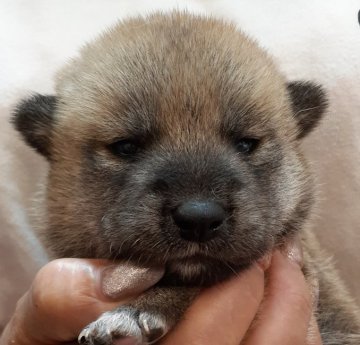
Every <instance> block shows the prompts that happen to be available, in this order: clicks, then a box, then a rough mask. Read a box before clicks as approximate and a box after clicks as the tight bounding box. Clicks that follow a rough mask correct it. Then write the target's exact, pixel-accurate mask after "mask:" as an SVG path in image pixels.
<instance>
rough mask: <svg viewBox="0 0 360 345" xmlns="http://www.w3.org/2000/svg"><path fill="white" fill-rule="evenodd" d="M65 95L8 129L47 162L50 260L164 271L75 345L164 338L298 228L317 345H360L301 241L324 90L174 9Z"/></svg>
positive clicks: (109, 53) (67, 85)
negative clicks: (315, 302) (307, 141)
mask: <svg viewBox="0 0 360 345" xmlns="http://www.w3.org/2000/svg"><path fill="white" fill-rule="evenodd" d="M56 85H57V86H56V95H52V96H45V95H35V96H33V97H32V98H29V99H27V100H24V101H22V102H21V103H20V104H19V106H18V107H17V109H16V110H15V112H14V120H13V121H14V124H15V127H16V128H17V129H18V130H19V131H20V132H21V133H22V135H23V137H24V139H25V140H26V141H27V143H28V144H29V145H31V146H32V147H34V148H35V149H36V150H37V151H38V152H39V153H40V154H42V155H43V156H45V157H46V158H47V159H48V161H49V163H50V170H49V177H48V184H47V189H46V193H45V196H44V199H45V202H44V204H45V206H46V207H45V210H44V213H43V216H42V219H41V223H42V224H45V225H44V226H43V228H42V229H41V234H42V238H43V239H44V243H45V244H46V246H47V247H48V248H49V251H50V252H51V253H52V254H53V255H54V256H56V257H98V258H111V259H119V260H121V259H124V260H130V261H133V262H135V263H137V264H139V265H142V266H165V267H166V269H167V272H166V275H165V277H164V279H163V281H162V282H161V284H159V285H158V286H156V287H155V288H153V289H151V290H149V291H148V292H146V293H145V294H144V295H143V296H141V297H140V298H139V299H138V300H136V301H135V302H134V303H132V304H129V305H127V306H124V307H121V308H120V309H117V310H115V311H113V312H110V313H105V314H104V315H103V316H102V317H101V318H100V319H99V320H97V321H95V322H94V323H92V324H91V325H89V326H88V327H87V328H86V329H85V330H84V331H83V332H82V334H81V336H80V338H79V339H80V341H81V342H87V343H90V344H98V343H106V344H111V343H112V342H113V340H114V339H116V338H119V337H121V336H125V335H126V336H128V335H130V336H132V337H133V338H134V339H135V340H136V341H137V342H138V343H139V344H143V343H149V342H156V341H157V340H158V339H160V338H161V337H162V336H163V335H164V334H166V332H168V331H169V330H170V329H171V328H172V327H173V326H174V324H175V323H176V322H177V321H178V320H179V319H180V318H181V317H182V315H183V313H184V311H185V310H186V308H187V306H188V305H189V304H190V303H191V301H192V299H193V298H194V296H196V294H197V291H198V288H199V287H202V286H206V285H212V284H214V283H216V282H218V281H221V280H223V279H226V278H228V277H229V276H231V275H232V274H234V272H239V271H241V270H242V269H245V268H246V267H249V266H250V265H251V264H252V263H254V262H255V261H256V260H258V259H260V258H261V257H262V256H263V255H265V254H266V253H267V252H269V251H271V250H272V249H273V248H274V247H275V246H277V245H279V244H281V243H284V242H285V241H286V240H287V238H289V237H291V236H294V235H295V234H297V233H300V234H301V236H302V237H303V241H304V246H305V249H306V266H305V273H306V275H307V276H308V277H309V280H310V281H312V282H314V281H316V282H317V281H318V282H319V286H320V297H319V308H318V320H319V324H320V328H321V332H322V335H323V338H324V343H325V344H334V343H337V344H357V343H359V336H358V333H359V320H358V319H357V317H356V310H355V307H354V305H353V304H352V302H351V300H350V298H349V297H348V295H347V292H346V289H345V288H344V287H343V286H342V284H341V282H339V279H338V277H337V275H336V274H335V273H334V269H333V268H332V267H331V265H329V264H324V262H326V261H324V260H323V259H322V256H321V250H320V248H319V247H318V244H317V242H316V239H315V237H314V236H313V235H312V233H311V232H310V231H309V230H306V228H307V222H308V219H309V216H310V214H311V208H312V204H313V198H314V197H313V186H312V180H311V175H310V173H309V171H308V167H307V164H306V161H305V159H304V157H303V156H302V153H301V148H300V143H301V140H302V138H303V137H305V136H306V135H307V134H308V133H309V132H310V131H311V130H312V129H313V128H314V127H315V126H316V125H317V123H318V122H319V119H320V118H321V116H322V114H323V112H324V110H325V108H326V96H325V93H324V91H323V90H322V88H321V87H320V86H319V85H317V84H315V83H312V82H304V81H293V82H288V81H286V79H285V78H284V76H283V75H282V74H281V73H280V72H279V71H278V69H277V67H276V66H275V65H274V64H273V62H272V60H271V58H270V56H269V55H268V54H267V53H266V52H264V51H263V50H262V49H260V48H259V47H258V46H257V44H256V43H255V42H253V41H252V40H250V39H249V38H248V37H246V36H245V35H244V34H243V33H241V32H240V31H238V30H237V29H236V28H235V26H234V25H232V24H228V23H225V22H222V21H219V20H215V19H212V18H206V17H201V16H193V15H189V14H186V13H178V12H174V13H172V14H168V15H165V14H154V15H151V16H149V17H147V18H141V17H138V18H133V19H129V20H127V21H124V22H122V23H119V24H118V25H116V26H114V27H113V28H112V29H110V30H109V31H107V32H105V33H104V34H103V35H102V36H101V37H100V38H98V39H96V40H95V41H94V42H92V43H90V44H88V45H86V46H85V47H84V48H83V49H82V51H81V53H80V56H79V57H78V58H76V59H74V60H73V61H71V62H70V63H69V64H68V65H67V66H66V67H65V68H64V69H63V70H62V71H61V72H60V73H59V75H58V78H57V84H56ZM109 329H110V332H105V330H109Z"/></svg>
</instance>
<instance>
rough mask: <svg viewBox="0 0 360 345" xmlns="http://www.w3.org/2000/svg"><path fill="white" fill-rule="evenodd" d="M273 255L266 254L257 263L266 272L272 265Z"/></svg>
mask: <svg viewBox="0 0 360 345" xmlns="http://www.w3.org/2000/svg"><path fill="white" fill-rule="evenodd" d="M271 258H272V253H271V252H270V253H267V254H265V255H264V256H263V257H262V258H261V259H260V260H258V261H257V263H258V265H259V266H260V267H261V268H262V269H263V270H264V271H266V270H267V269H268V268H269V267H270V264H271Z"/></svg>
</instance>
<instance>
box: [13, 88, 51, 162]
mask: <svg viewBox="0 0 360 345" xmlns="http://www.w3.org/2000/svg"><path fill="white" fill-rule="evenodd" d="M55 109H56V97H55V96H43V95H39V94H36V95H34V96H32V97H31V98H28V99H24V100H22V101H21V102H20V103H19V104H18V105H17V106H16V108H15V110H14V112H13V117H12V123H13V125H14V126H15V128H16V129H17V130H18V131H19V132H20V133H21V134H22V136H23V138H24V139H25V141H26V142H27V143H28V144H29V145H30V146H32V147H33V148H35V149H36V150H37V151H38V152H39V153H41V154H42V155H43V156H45V157H46V158H47V159H49V160H50V139H51V131H52V127H53V123H54V113H55Z"/></svg>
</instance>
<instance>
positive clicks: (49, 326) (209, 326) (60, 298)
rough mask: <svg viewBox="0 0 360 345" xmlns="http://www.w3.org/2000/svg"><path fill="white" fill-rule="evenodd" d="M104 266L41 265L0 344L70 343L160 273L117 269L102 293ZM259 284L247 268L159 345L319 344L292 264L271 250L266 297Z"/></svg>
mask: <svg viewBox="0 0 360 345" xmlns="http://www.w3.org/2000/svg"><path fill="white" fill-rule="evenodd" d="M106 264H108V263H107V262H106V261H104V260H80V259H61V260H56V261H53V262H52V263H50V264H48V265H47V266H45V267H44V268H43V269H42V270H41V271H40V272H39V274H38V275H37V277H36V278H35V280H34V283H33V286H32V288H31V289H30V291H29V292H28V293H26V294H25V295H24V296H23V298H22V299H21V300H20V301H19V303H18V306H17V310H16V312H15V314H14V317H13V318H12V320H11V321H10V323H9V325H8V326H7V328H6V329H5V332H4V334H3V336H2V337H1V340H0V344H1V345H9V344H19V345H33V344H37V345H45V344H52V345H58V344H63V343H68V342H70V341H73V340H74V339H76V337H77V335H78V333H79V332H80V331H81V329H82V328H83V327H84V326H85V325H86V324H88V323H89V322H91V321H92V320H94V319H96V318H97V317H98V316H99V315H100V314H101V313H102V312H104V311H107V310H111V309H114V308H115V307H116V306H118V305H119V304H123V303H126V302H127V301H129V300H130V299H133V298H136V296H137V295H139V294H140V293H141V292H142V291H144V290H145V289H147V288H148V287H150V286H151V285H153V284H155V283H156V281H157V280H158V279H160V277H161V275H162V272H161V271H154V272H144V271H139V272H138V273H139V274H138V275H136V274H134V272H132V274H130V276H131V277H132V278H131V279H130V280H129V279H125V277H126V276H129V274H128V273H129V272H127V270H126V268H124V267H123V266H119V268H120V269H117V273H118V274H117V275H115V277H117V278H116V279H117V280H118V281H116V279H115V278H114V276H111V275H110V276H109V275H107V277H108V278H109V277H110V279H107V284H105V287H106V288H105V294H104V293H103V292H102V290H101V279H100V277H101V276H103V275H102V274H101V272H104V268H105V267H106ZM105 276H106V275H105ZM114 279H115V280H114ZM123 281H127V283H126V284H125V285H124V284H123ZM264 285H265V284H264V270H263V268H261V267H260V266H258V265H254V266H253V267H252V268H251V269H249V270H247V271H245V272H243V273H241V274H240V275H239V276H238V277H235V278H234V279H232V280H230V281H228V282H225V283H223V284H221V285H218V286H215V287H213V288H210V289H208V290H205V291H204V292H203V293H202V294H201V295H200V296H199V297H198V298H197V299H196V301H195V302H194V304H193V305H192V306H191V307H190V308H189V310H188V311H187V313H186V314H185V317H184V320H183V321H182V322H180V324H179V325H178V326H177V327H176V328H175V330H174V331H173V332H171V333H170V334H169V335H168V336H167V337H166V339H165V340H164V341H163V342H162V345H170V344H171V345H176V344H184V343H186V344H197V345H202V344H204V345H205V344H206V345H212V344H214V345H215V344H216V345H217V344H226V345H227V344H228V345H238V344H240V342H242V344H244V345H262V344H266V345H272V344H282V345H283V344H284V345H286V344H291V345H297V344H299V345H300V344H302V345H303V344H304V345H305V344H306V345H320V344H321V339H320V335H319V332H318V330H317V327H316V323H314V322H310V319H311V315H312V308H311V306H312V303H311V294H310V292H309V289H308V287H307V284H306V282H305V279H304V277H303V275H302V273H301V270H300V267H299V265H297V264H296V263H293V262H291V261H290V260H289V259H287V258H286V257H285V256H283V255H282V254H280V253H279V252H275V254H274V256H273V259H272V264H271V267H270V269H269V284H268V288H267V290H268V291H267V294H266V296H265V298H264ZM110 297H112V298H110ZM114 297H115V299H114ZM116 297H117V298H116ZM262 301H263V303H261V302H262ZM259 308H260V311H259ZM257 312H258V317H257V320H256V322H254V321H253V320H254V317H255V315H256V314H257ZM312 320H313V319H312ZM309 330H311V334H312V337H311V339H308V334H309ZM244 339H245V340H244Z"/></svg>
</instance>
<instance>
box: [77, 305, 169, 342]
mask: <svg viewBox="0 0 360 345" xmlns="http://www.w3.org/2000/svg"><path fill="white" fill-rule="evenodd" d="M167 331H168V327H167V325H166V320H165V318H164V317H163V316H161V315H159V314H156V313H150V312H146V311H140V310H137V309H136V308H133V307H124V308H120V309H117V310H114V311H111V312H107V313H104V314H103V315H102V316H100V318H99V319H97V320H96V321H94V322H92V323H91V324H90V325H88V326H87V327H86V328H84V329H83V331H82V332H81V333H80V335H79V338H78V341H79V343H80V344H89V345H112V344H114V345H115V344H116V345H143V344H153V343H155V342H156V341H158V340H159V339H160V338H161V337H162V336H164V335H165V334H166V333H167Z"/></svg>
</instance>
